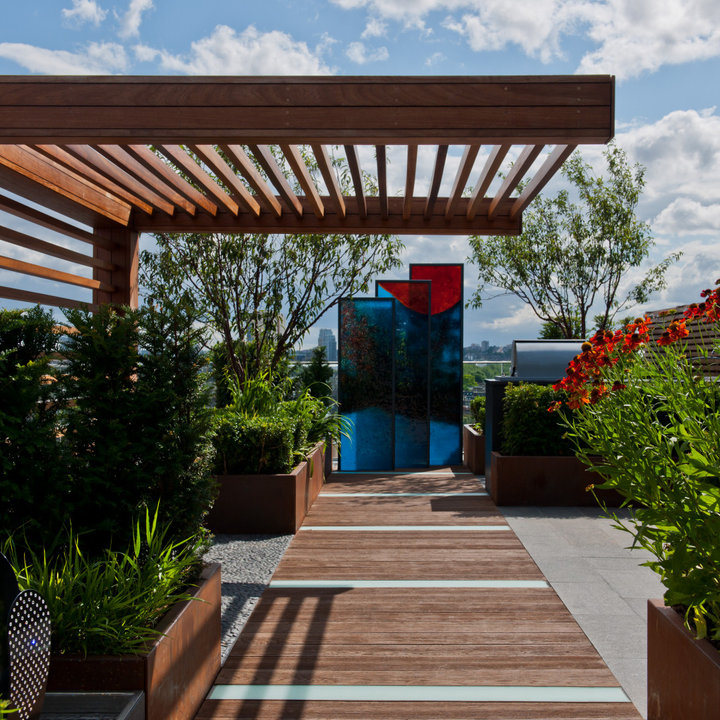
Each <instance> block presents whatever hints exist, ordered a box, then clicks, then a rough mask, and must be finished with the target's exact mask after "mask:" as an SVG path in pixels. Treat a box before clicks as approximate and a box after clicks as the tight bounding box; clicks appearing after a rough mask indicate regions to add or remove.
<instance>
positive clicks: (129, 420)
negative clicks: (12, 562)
mask: <svg viewBox="0 0 720 720" xmlns="http://www.w3.org/2000/svg"><path fill="white" fill-rule="evenodd" d="M66 315H67V317H68V320H69V321H70V323H71V324H72V325H73V326H74V330H75V331H74V332H71V333H69V334H67V335H66V336H64V337H63V339H62V341H61V343H60V344H59V350H60V351H61V352H62V354H63V356H64V357H65V360H64V361H63V362H62V363H61V364H57V363H55V365H51V364H50V363H49V361H48V359H47V354H48V353H49V352H52V351H54V350H55V349H56V347H57V343H56V341H55V339H54V335H53V330H52V327H53V323H52V318H51V316H50V315H49V314H43V313H42V311H40V310H39V309H38V310H36V311H33V312H29V313H26V314H20V315H16V316H8V315H5V314H4V315H3V316H2V317H0V342H4V343H5V345H6V346H7V347H6V348H5V350H6V352H5V351H4V352H3V353H2V355H1V357H2V358H3V360H2V361H0V362H4V366H3V367H2V368H0V369H2V370H3V373H2V375H0V394H2V400H3V402H2V405H0V407H2V410H1V411H0V432H1V433H2V436H1V437H0V439H1V440H2V443H1V444H0V448H1V451H2V452H1V462H0V472H1V474H0V489H2V490H3V491H5V492H3V503H2V510H0V519H2V523H1V524H0V529H1V530H2V531H4V532H12V531H14V530H16V529H17V528H19V527H20V526H22V527H23V537H25V538H27V540H28V542H29V543H30V544H31V545H33V546H35V547H37V546H42V545H45V546H49V545H50V544H51V543H52V541H53V538H54V537H55V535H56V534H57V533H58V532H59V531H60V530H61V529H62V528H63V527H64V526H65V525H66V524H67V522H68V521H69V522H72V525H73V528H74V529H75V531H76V532H78V533H81V534H84V535H85V539H84V548H85V551H86V552H88V553H91V554H92V553H96V552H101V551H102V549H103V548H105V547H107V546H109V544H110V542H111V540H114V542H115V543H116V544H119V545H120V546H122V545H124V544H126V542H128V541H129V537H128V528H129V527H130V526H131V521H132V518H134V517H136V516H137V514H138V512H139V511H140V510H141V508H142V507H143V506H154V505H155V504H156V503H157V501H158V500H162V503H161V505H160V507H161V521H162V522H163V523H164V524H167V525H169V528H170V529H169V533H170V537H172V538H175V539H178V538H181V537H187V536H189V535H192V534H194V533H195V532H196V531H197V529H198V528H199V527H200V524H201V522H202V519H203V517H204V515H205V513H206V512H207V508H208V507H209V505H210V504H211V502H212V498H213V495H214V481H213V480H212V476H211V473H210V464H211V455H212V445H211V443H210V430H211V422H210V421H211V418H210V417H209V416H208V414H207V411H206V409H205V406H206V400H205V398H204V395H203V388H204V380H203V375H202V365H203V359H202V356H201V349H200V348H201V345H200V337H199V331H198V330H197V329H195V328H194V327H193V323H192V318H191V316H190V315H188V314H184V313H182V312H180V311H178V312H164V311H159V310H155V309H152V308H147V309H144V310H142V311H133V310H130V309H129V308H125V309H123V310H122V312H119V311H117V310H114V309H112V308H110V307H103V308H101V309H100V310H99V311H98V312H97V313H95V314H91V313H89V312H88V311H82V310H69V311H67V313H66ZM18 323H21V324H23V323H24V325H23V328H24V329H22V331H19V330H17V329H16V328H15V327H14V326H15V325H17V324H18ZM7 328H9V330H8V332H3V330H4V329H7ZM3 338H4V340H3ZM18 359H21V360H23V361H24V364H21V363H19V362H18ZM56 366H57V367H56ZM48 375H49V376H51V377H52V378H53V380H56V382H53V384H52V385H50V386H46V385H44V382H45V380H44V378H45V377H46V376H48Z"/></svg>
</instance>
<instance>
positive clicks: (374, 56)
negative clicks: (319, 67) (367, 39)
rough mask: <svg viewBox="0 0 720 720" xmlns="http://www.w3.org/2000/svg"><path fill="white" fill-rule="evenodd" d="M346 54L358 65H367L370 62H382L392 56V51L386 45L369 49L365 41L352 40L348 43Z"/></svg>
mask: <svg viewBox="0 0 720 720" xmlns="http://www.w3.org/2000/svg"><path fill="white" fill-rule="evenodd" d="M345 54H346V55H347V56H348V57H349V58H350V60H352V61H353V62H354V63H357V64H358V65H365V64H366V63H369V62H382V61H383V60H387V59H388V58H389V57H390V53H389V52H388V49H387V48H386V47H384V46H383V47H379V48H376V49H375V50H368V49H367V48H366V47H365V43H361V42H351V43H350V44H349V45H348V48H347V50H346V51H345Z"/></svg>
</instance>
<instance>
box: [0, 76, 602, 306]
mask: <svg viewBox="0 0 720 720" xmlns="http://www.w3.org/2000/svg"><path fill="white" fill-rule="evenodd" d="M613 134H614V78H613V77H611V76H559V77H558V76H552V77H550V76H548V77H546V76H531V77H157V76H154V77H115V76H113V77H80V78H78V77H33V76H4V77H3V76H0V210H2V211H4V212H6V213H11V214H12V215H15V216H18V217H20V218H22V219H24V220H26V221H29V222H30V223H32V225H33V226H34V227H38V228H45V229H46V230H51V231H53V232H54V233H57V234H59V235H58V241H57V242H50V241H48V240H47V239H40V238H39V237H36V235H37V234H38V233H35V235H32V234H28V233H24V232H18V231H17V230H15V229H12V228H8V227H3V226H0V240H3V241H5V242H7V243H11V244H13V245H16V246H19V247H22V248H26V249H29V250H33V251H35V252H37V253H40V254H41V255H42V256H43V257H45V258H56V259H58V258H59V259H61V260H63V261H67V263H69V264H70V265H69V266H70V268H72V266H76V265H81V266H84V267H88V268H91V269H92V276H91V277H88V275H89V272H86V273H85V274H84V275H82V274H78V272H77V271H75V272H73V271H72V269H70V270H69V271H61V270H58V269H56V268H54V267H48V265H46V264H42V263H29V262H23V261H20V260H18V259H13V258H10V257H7V256H5V255H2V254H0V269H4V270H10V271H13V272H16V273H21V274H24V275H26V276H34V277H39V278H44V279H46V280H51V281H56V282H60V283H63V284H69V285H72V286H77V287H82V288H86V289H88V290H89V291H92V302H91V303H89V304H90V305H91V307H94V306H97V305H99V304H101V303H106V302H114V303H125V304H130V305H133V306H135V305H137V301H138V296H137V271H138V235H139V233H142V232H150V233H152V232H235V233H242V232H267V233H306V232H307V233H325V232H326V233H362V234H373V233H399V234H435V235H438V234H442V235H450V234H515V233H519V232H520V229H521V223H522V212H523V210H524V209H525V208H526V207H527V205H528V204H529V203H530V202H531V200H532V199H533V198H534V197H535V196H536V195H537V193H538V192H540V190H541V189H542V188H543V187H544V186H545V184H546V183H547V182H548V181H549V180H550V179H551V177H552V176H553V175H554V174H555V172H556V171H557V170H558V169H559V168H560V166H561V165H562V163H563V162H564V161H565V159H566V158H567V157H568V156H569V155H570V153H571V152H572V151H573V150H574V149H575V147H577V146H578V145H580V144H588V143H592V144H598V143H606V142H608V141H609V140H610V139H611V138H612V137H613ZM393 145H400V146H404V147H405V148H406V156H405V157H406V158H407V160H406V172H405V177H406V180H405V189H404V193H403V194H402V196H392V195H390V194H389V193H388V184H387V148H388V146H393ZM420 145H430V146H433V148H434V153H435V163H434V170H433V173H432V177H431V178H430V179H429V190H428V192H427V194H425V195H423V196H419V195H416V192H415V188H416V170H417V160H418V147H419V146H420ZM338 146H339V148H338V150H337V155H338V156H342V157H343V158H344V160H343V161H342V162H343V163H344V166H343V167H344V169H345V170H346V171H347V172H349V176H350V177H351V178H352V183H351V185H352V188H353V191H352V192H351V193H343V190H342V188H341V183H340V182H339V181H338V175H337V171H338V168H337V167H336V166H335V164H334V163H333V160H332V155H333V153H334V152H335V151H334V150H333V148H335V147H338ZM361 146H372V147H374V155H375V158H376V161H375V163H374V167H371V168H369V167H362V166H361V162H360V157H361V153H359V148H360V147H361ZM450 146H463V147H464V152H463V154H462V159H461V161H460V165H459V169H458V171H457V174H456V176H455V178H454V181H453V183H452V190H451V192H450V193H449V195H448V196H447V197H440V195H439V192H440V188H441V183H442V181H443V172H444V170H445V164H446V159H447V156H448V149H449V147H450ZM482 146H489V148H488V150H489V154H488V156H487V159H486V162H485V163H484V166H483V167H482V169H481V171H480V173H479V175H478V174H477V171H475V172H474V171H473V167H474V163H475V161H476V159H477V158H478V155H479V153H480V152H481V148H482ZM513 146H521V148H520V149H519V155H518V156H517V158H516V160H515V162H514V164H513V165H512V166H511V168H509V169H507V168H505V170H504V171H503V161H505V164H506V165H507V160H506V156H508V155H509V154H510V157H515V155H516V153H517V151H516V152H511V151H513ZM546 148H548V149H549V153H548V154H547V156H546V157H545V159H544V161H542V162H541V161H538V162H537V163H536V160H538V158H541V157H542V154H543V152H544V150H545V149H546ZM311 156H314V161H315V162H316V163H317V168H318V170H319V176H318V175H317V173H315V174H313V173H312V172H311V171H310V169H309V166H308V164H307V162H306V159H307V158H309V157H311ZM282 165H285V167H286V168H289V169H290V170H291V172H292V175H294V178H293V177H290V178H288V177H286V175H285V174H284V173H283V169H282V167H281V166H282ZM537 165H539V167H538V168H537V170H535V172H534V173H532V174H531V172H530V171H531V169H533V168H534V167H536V166H537ZM341 169H342V168H341ZM363 172H371V173H372V174H373V175H374V176H375V177H376V185H377V188H378V191H377V193H376V194H373V195H368V194H367V193H366V192H365V186H364V183H363ZM499 173H503V176H502V178H503V179H502V180H501V181H499V182H495V183H494V186H497V187H498V188H499V189H497V190H496V191H495V192H494V194H493V195H492V196H487V195H486V193H487V192H488V190H489V188H490V187H491V186H493V181H495V180H496V178H497V177H498V174H499ZM319 177H321V178H322V184H320V183H319ZM521 183H523V185H522V192H519V193H517V192H516V191H517V188H518V186H519V185H520V184H521ZM297 188H302V194H300V193H298V192H297ZM5 191H7V193H9V194H10V195H8V194H7V193H6V192H5ZM514 193H515V194H514ZM27 201H29V203H28V202H27ZM38 207H40V208H42V209H38ZM49 211H52V214H51V213H50V212H49ZM55 213H59V214H61V215H62V216H63V217H64V218H65V219H58V218H57V216H56V215H55ZM78 224H81V225H83V226H85V227H80V226H79V225H78ZM40 234H43V231H40ZM63 237H64V238H71V239H72V241H73V243H75V244H76V245H77V247H78V248H79V249H69V248H68V243H67V242H62V238H63ZM83 249H84V250H83ZM0 298H6V299H13V300H19V301H26V302H32V303H35V302H38V303H41V304H46V305H56V306H66V307H73V306H77V305H80V304H81V303H80V302H78V301H77V300H72V299H68V298H63V297H60V296H57V295H50V294H44V293H38V292H32V291H30V290H25V289H18V288H16V287H7V286H0Z"/></svg>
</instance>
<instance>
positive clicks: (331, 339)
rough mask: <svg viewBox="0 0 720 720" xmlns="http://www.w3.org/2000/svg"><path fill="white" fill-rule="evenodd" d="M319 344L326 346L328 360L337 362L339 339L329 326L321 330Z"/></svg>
mask: <svg viewBox="0 0 720 720" xmlns="http://www.w3.org/2000/svg"><path fill="white" fill-rule="evenodd" d="M318 345H319V346H321V347H324V348H325V358H326V359H327V361H328V362H337V359H338V358H337V340H336V339H335V333H333V331H332V330H328V329H327V328H323V329H322V330H320V334H319V335H318Z"/></svg>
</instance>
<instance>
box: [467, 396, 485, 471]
mask: <svg viewBox="0 0 720 720" xmlns="http://www.w3.org/2000/svg"><path fill="white" fill-rule="evenodd" d="M470 414H471V415H472V420H473V421H472V423H471V424H468V425H463V458H464V460H465V465H467V467H468V468H469V469H470V472H473V473H475V474H476V475H484V474H485V396H484V395H478V396H477V397H474V398H473V399H472V400H471V401H470Z"/></svg>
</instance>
